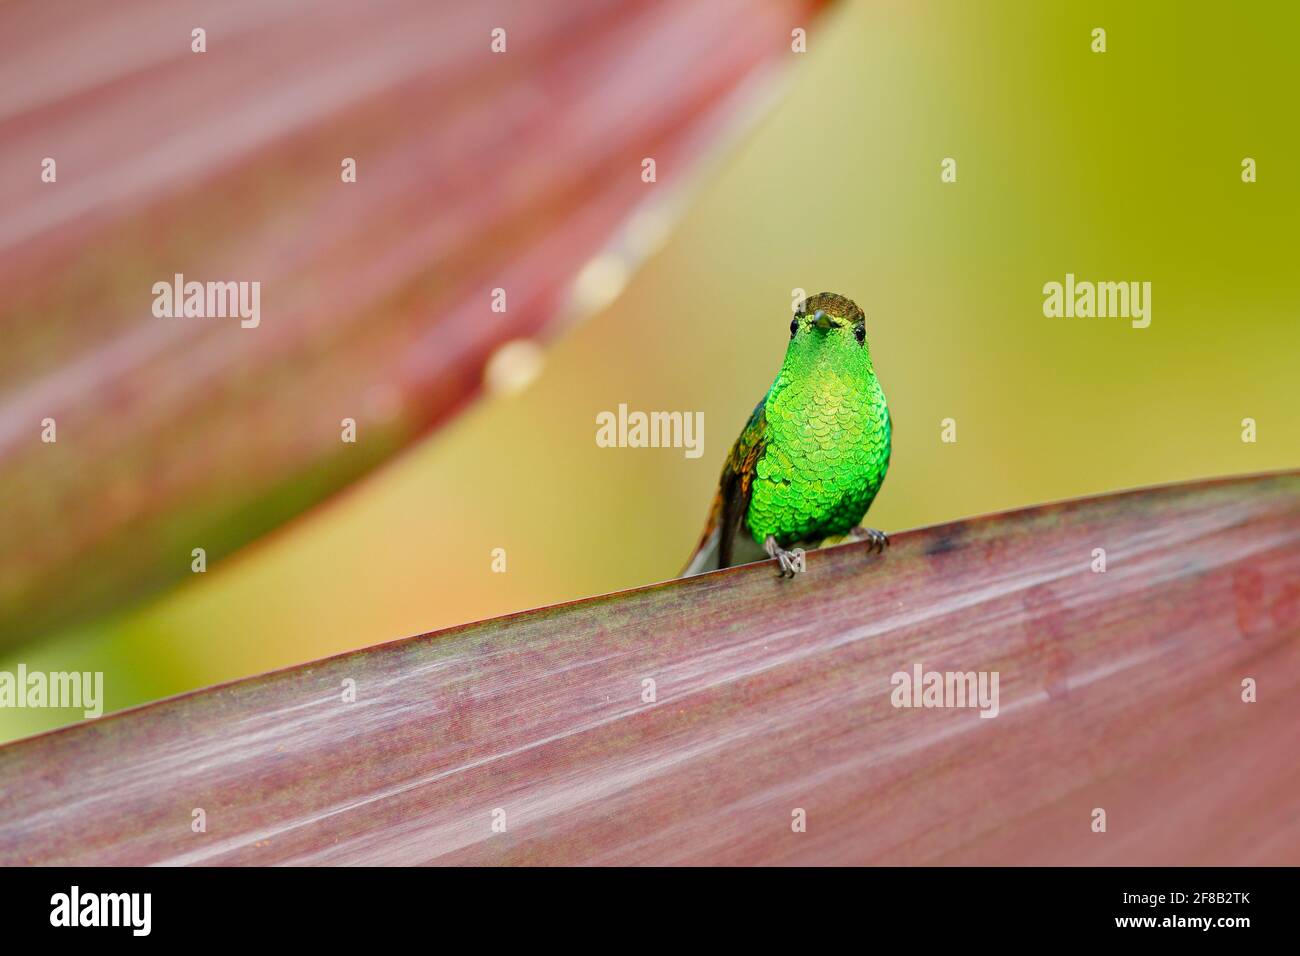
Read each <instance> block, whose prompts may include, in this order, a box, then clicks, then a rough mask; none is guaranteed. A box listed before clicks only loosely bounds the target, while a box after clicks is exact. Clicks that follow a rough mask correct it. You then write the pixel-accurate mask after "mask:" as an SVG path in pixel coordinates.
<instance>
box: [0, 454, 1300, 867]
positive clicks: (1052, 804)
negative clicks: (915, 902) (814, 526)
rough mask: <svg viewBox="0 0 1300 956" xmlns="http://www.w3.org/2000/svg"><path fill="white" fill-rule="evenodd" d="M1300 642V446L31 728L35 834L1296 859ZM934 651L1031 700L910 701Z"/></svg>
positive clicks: (237, 848) (474, 851) (500, 856)
mask: <svg viewBox="0 0 1300 956" xmlns="http://www.w3.org/2000/svg"><path fill="white" fill-rule="evenodd" d="M1097 548H1103V549H1105V551H1106V561H1107V564H1106V570H1105V572H1104V573H1096V572H1095V571H1094V570H1093V569H1092V568H1093V562H1094V560H1095V559H1094V554H1093V552H1094V549H1097ZM1297 638H1300V474H1287V475H1273V476H1263V477H1257V478H1248V479H1239V480H1228V481H1215V482H1206V483H1202V484H1196V485H1184V486H1174V487H1168V488H1159V489H1149V490H1143V491H1137V492H1131V493H1126V494H1120V495H1114V496H1110V497H1104V498H1096V499H1090V500H1083V501H1076V502H1069V503H1064V504H1056V505H1049V506H1046V507H1041V508H1034V509H1030V510H1027V511H1020V512H1015V513H1010V514H1005V515H999V516H992V517H986V518H978V519H974V520H970V521H963V522H958V523H956V524H950V525H943V526H940V527H934V528H929V529H925V530H921V531H915V532H909V533H906V534H902V535H899V536H897V537H896V538H895V541H894V546H893V547H892V548H891V549H890V550H889V551H888V552H887V554H886V555H885V556H884V557H883V558H881V557H876V556H873V555H871V554H869V553H868V552H867V551H866V550H865V548H864V547H862V546H857V545H854V546H847V547H841V548H836V549H831V550H827V551H823V552H818V553H815V554H812V555H810V556H809V559H808V573H807V574H805V575H802V576H800V577H798V578H796V579H794V580H789V581H787V580H781V579H780V578H778V577H777V575H776V574H775V573H774V570H773V567H772V566H771V565H770V564H764V565H751V566H748V567H744V568H739V569H732V570H729V571H723V572H719V573H715V574H710V575H706V576H703V577H699V578H693V579H687V580H682V581H674V582H670V583H667V584H660V585H655V586H653V587H647V588H643V589H639V590H635V591H629V592H624V593H620V594H613V595H608V596H605V597H601V598H595V599H592V600H588V601H582V602H578V603H575V604H569V605H562V606H559V607H553V608H547V609H544V610H538V611H531V612H527V613H523V614H517V615H512V616H509V617H504V618H500V619H497V620H492V621H485V622H482V623H479V624H473V625H468V626H465V627H459V628H454V629H451V630H449V631H444V632H441V633H437V634H431V635H426V636H424V637H419V638H413V639H409V640H405V641H399V642H396V643H392V644H388V645H384V646H381V647H377V648H373V649H370V650H367V651H361V652H357V653H353V654H348V655H344V656H341V657H336V658H332V659H330V660H326V661H322V662H319V663H315V664H310V665H306V666H303V667H298V668H295V669H292V670H287V671H283V672H280V673H275V674H270V675H266V676H263V677H259V678H256V679H252V680H246V681H242V682H239V683H236V684H232V685H229V686H225V687H218V688H214V689H212V690H208V691H202V692H197V693H194V694H189V695H186V696H184V697H179V698H176V699H173V700H169V701H164V702H162V703H158V704H154V705H150V706H148V707H144V708H141V709H139V710H135V711H131V712H127V713H123V714H121V715H118V716H114V717H108V718H104V719H101V720H99V721H97V722H92V723H85V724H82V725H80V726H77V727H74V728H71V729H67V730H64V731H59V732H55V733H51V734H47V735H45V736H41V737H36V738H32V739H30V740H27V741H23V742H19V743H16V744H12V745H10V746H8V747H5V748H3V749H0V863H6V864H12V863H56V862H60V863H94V864H100V863H130V864H139V863H173V864H177V863H196V864H197V863H424V862H438V863H650V862H655V863H700V862H711V863H832V862H856V863H933V862H960V863H973V862H980V863H1067V862H1070V863H1114V864H1130V863H1145V864H1199V863H1217V864H1251V863H1290V864H1295V863H1297V862H1300V765H1297V763H1296V761H1295V754H1296V753H1297V752H1300V640H1297ZM918 663H919V664H921V665H922V666H923V667H924V668H925V669H927V670H961V671H979V670H988V671H997V672H998V673H999V674H1000V713H999V714H998V716H997V717H995V718H993V719H981V718H980V717H979V716H978V715H977V713H976V712H975V711H973V710H969V709H900V708H896V707H894V706H892V705H891V700H890V698H891V690H892V687H891V683H890V678H891V675H892V674H894V673H895V672H898V671H903V672H910V671H911V670H912V668H913V667H914V665H916V664H918ZM1246 678H1252V679H1253V680H1254V681H1256V682H1257V685H1258V694H1259V699H1258V702H1255V703H1246V702H1243V699H1242V692H1243V685H1242V682H1243V680H1245V679H1246ZM109 679H110V680H111V675H109ZM647 679H651V680H653V681H654V682H655V696H656V700H655V702H653V703H647V702H645V700H644V699H643V693H644V688H645V687H646V686H648V685H646V684H645V683H644V682H645V681H646V680H647ZM349 680H351V681H355V683H356V694H357V700H356V702H355V703H344V702H343V701H342V700H341V688H342V686H343V685H344V683H345V682H346V681H349ZM200 807H201V808H203V809H204V810H205V812H206V815H207V832H206V833H193V832H191V819H192V816H191V815H192V812H193V811H194V809H195V808H200ZM1099 807H1100V808H1103V809H1105V810H1106V813H1107V822H1108V826H1107V830H1106V832H1105V833H1095V832H1093V831H1092V828H1091V823H1092V819H1093V817H1092V814H1093V810H1094V808H1099ZM797 809H802V810H803V811H805V813H806V819H807V831H806V832H803V833H797V832H794V831H793V830H792V827H791V821H792V813H794V811H796V810H797ZM498 810H499V811H502V812H503V813H504V821H505V825H506V831H505V832H504V833H501V832H494V831H493V828H492V824H493V821H494V811H498ZM495 819H498V820H500V819H502V817H501V815H500V814H497V816H496V817H495Z"/></svg>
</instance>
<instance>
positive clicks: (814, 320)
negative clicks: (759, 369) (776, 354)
mask: <svg viewBox="0 0 1300 956" xmlns="http://www.w3.org/2000/svg"><path fill="white" fill-rule="evenodd" d="M787 353H788V354H789V355H791V356H794V355H800V356H802V357H806V358H810V359H811V358H813V357H818V358H822V359H837V360H838V359H843V360H847V361H849V362H851V363H853V364H857V363H864V364H866V365H868V366H869V365H870V364H871V351H870V349H868V348H867V323H866V317H865V316H864V315H863V314H862V310H861V309H859V308H858V307H857V305H855V304H854V302H853V300H851V299H846V298H844V296H842V295H836V294H835V293H834V292H818V293H817V294H816V295H810V296H808V298H806V299H805V300H804V303H803V307H802V308H801V309H799V311H798V312H796V313H795V314H794V318H793V319H792V320H791V321H790V346H789V348H788V349H787Z"/></svg>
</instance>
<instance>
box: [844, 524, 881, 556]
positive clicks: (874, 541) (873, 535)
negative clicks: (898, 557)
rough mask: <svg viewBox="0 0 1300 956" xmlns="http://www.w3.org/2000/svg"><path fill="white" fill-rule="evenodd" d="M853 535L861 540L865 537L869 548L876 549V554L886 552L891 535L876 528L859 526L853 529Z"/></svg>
mask: <svg viewBox="0 0 1300 956" xmlns="http://www.w3.org/2000/svg"><path fill="white" fill-rule="evenodd" d="M853 537H855V538H858V539H859V540H862V539H865V540H866V542H867V549H868V550H872V549H874V550H875V552H876V554H884V553H885V549H886V548H887V547H889V535H887V534H885V532H883V531H877V530H876V529H875V528H863V527H857V528H854V529H853Z"/></svg>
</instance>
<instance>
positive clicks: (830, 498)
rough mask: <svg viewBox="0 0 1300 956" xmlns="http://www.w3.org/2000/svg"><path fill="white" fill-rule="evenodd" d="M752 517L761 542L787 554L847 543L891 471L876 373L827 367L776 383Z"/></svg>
mask: <svg viewBox="0 0 1300 956" xmlns="http://www.w3.org/2000/svg"><path fill="white" fill-rule="evenodd" d="M765 408H766V413H767V428H766V435H765V446H766V447H765V449H764V452H763V455H762V457H761V458H759V460H758V462H757V465H756V467H755V476H754V482H753V488H752V494H751V497H750V502H749V511H748V513H747V514H746V516H745V520H746V523H747V524H748V526H749V531H750V533H751V534H752V535H753V536H754V540H755V541H757V542H759V543H762V542H763V541H764V540H766V538H767V536H768V535H775V536H776V539H777V541H778V542H779V543H780V544H781V546H782V547H788V546H789V545H791V544H794V543H796V542H800V541H812V540H815V539H820V538H824V537H827V536H830V535H842V534H845V533H847V532H848V531H849V530H850V529H851V528H853V527H855V526H856V525H857V524H858V523H859V522H860V521H861V520H862V516H863V515H864V514H866V512H867V508H869V507H870V505H871V502H872V499H874V498H875V497H876V492H877V491H879V490H880V485H881V483H882V482H883V481H884V480H885V472H886V470H887V469H888V468H889V449H890V421H889V411H888V407H887V406H886V404H885V393H884V391H883V389H881V387H880V382H879V380H878V379H877V378H876V376H875V373H874V372H872V371H867V372H865V373H863V372H861V371H859V370H856V369H847V368H837V367H835V366H834V365H833V364H830V363H828V364H825V365H821V367H819V368H817V369H816V370H815V374H800V375H790V374H786V373H785V372H784V371H783V373H782V374H781V375H780V376H778V377H777V380H776V382H775V383H773V385H772V389H771V391H769V392H768V395H767V399H766V403H765Z"/></svg>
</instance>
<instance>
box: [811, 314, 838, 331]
mask: <svg viewBox="0 0 1300 956" xmlns="http://www.w3.org/2000/svg"><path fill="white" fill-rule="evenodd" d="M832 324H833V323H832V322H831V317H830V316H829V315H827V314H826V313H825V312H823V311H822V310H821V309H818V310H817V311H816V312H814V313H813V325H815V326H816V327H817V328H819V329H821V330H822V331H823V332H825V331H826V330H827V329H829V328H831V327H832Z"/></svg>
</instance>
